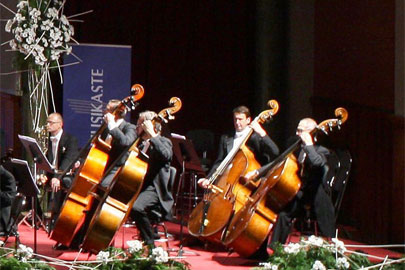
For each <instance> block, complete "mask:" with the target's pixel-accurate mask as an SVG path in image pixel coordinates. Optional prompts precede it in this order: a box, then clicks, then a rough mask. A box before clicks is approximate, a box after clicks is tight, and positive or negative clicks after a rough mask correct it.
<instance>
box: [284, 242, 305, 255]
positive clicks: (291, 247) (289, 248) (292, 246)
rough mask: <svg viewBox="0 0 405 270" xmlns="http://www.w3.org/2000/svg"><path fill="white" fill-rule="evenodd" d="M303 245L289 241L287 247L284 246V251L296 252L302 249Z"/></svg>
mask: <svg viewBox="0 0 405 270" xmlns="http://www.w3.org/2000/svg"><path fill="white" fill-rule="evenodd" d="M300 248H301V245H300V244H298V243H289V244H288V245H287V246H286V247H284V251H285V252H286V253H290V254H296V253H298V252H299V251H300Z"/></svg>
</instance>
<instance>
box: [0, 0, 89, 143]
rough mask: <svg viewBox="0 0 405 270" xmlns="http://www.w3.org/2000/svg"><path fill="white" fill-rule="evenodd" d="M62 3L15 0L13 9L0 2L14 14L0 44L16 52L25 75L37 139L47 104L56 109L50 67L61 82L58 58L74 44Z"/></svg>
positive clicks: (70, 27)
mask: <svg viewBox="0 0 405 270" xmlns="http://www.w3.org/2000/svg"><path fill="white" fill-rule="evenodd" d="M65 3H66V0H63V1H61V0H28V1H19V3H18V4H17V11H16V12H14V11H13V10H11V9H10V8H8V7H6V6H5V5H4V4H2V3H0V5H1V6H2V7H4V8H5V9H7V10H8V11H10V12H11V13H12V14H13V15H14V17H13V18H12V19H9V20H7V23H6V26H5V31H6V32H8V33H11V34H12V38H11V39H10V40H9V41H7V42H5V43H3V44H1V45H6V44H8V45H9V46H10V48H11V51H15V52H18V56H17V58H18V59H17V65H18V69H20V70H22V71H21V72H24V73H25V72H26V74H27V81H28V87H27V89H28V93H27V94H28V96H29V104H30V120H31V124H32V129H33V131H34V133H35V134H36V136H37V138H39V135H40V134H41V133H43V131H44V126H45V119H46V117H47V116H48V108H49V105H50V104H52V107H51V110H52V111H55V110H56V108H55V101H54V98H53V97H54V93H53V89H52V83H51V76H50V70H52V69H55V68H57V69H58V70H59V76H60V81H61V83H63V79H62V72H61V67H62V65H61V64H60V57H61V56H62V55H63V54H71V53H72V46H71V45H70V44H69V42H75V43H77V44H78V42H77V41H76V40H75V39H73V35H74V28H73V26H72V25H71V24H70V22H69V19H68V18H67V17H66V16H65V15H64V14H63V9H64V5H65ZM89 12H91V11H89ZM86 13H88V12H84V13H81V14H77V15H73V16H71V17H76V16H79V15H82V14H86ZM73 56H74V57H76V56H75V55H73ZM76 58H77V57H76ZM78 60H79V62H81V60H80V59H78Z"/></svg>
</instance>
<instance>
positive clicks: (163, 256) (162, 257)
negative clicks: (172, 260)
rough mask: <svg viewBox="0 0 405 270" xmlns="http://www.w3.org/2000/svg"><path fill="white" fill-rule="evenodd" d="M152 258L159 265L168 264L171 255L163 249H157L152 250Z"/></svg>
mask: <svg viewBox="0 0 405 270" xmlns="http://www.w3.org/2000/svg"><path fill="white" fill-rule="evenodd" d="M152 258H154V259H155V260H156V262H157V263H166V262H168V261H169V254H167V252H166V251H165V250H164V249H163V248H162V247H157V248H154V249H152Z"/></svg>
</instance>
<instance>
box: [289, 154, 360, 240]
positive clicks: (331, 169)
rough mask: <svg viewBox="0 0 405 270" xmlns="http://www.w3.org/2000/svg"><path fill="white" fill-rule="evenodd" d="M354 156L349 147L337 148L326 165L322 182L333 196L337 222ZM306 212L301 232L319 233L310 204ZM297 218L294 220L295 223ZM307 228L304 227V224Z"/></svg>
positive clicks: (306, 207)
mask: <svg viewBox="0 0 405 270" xmlns="http://www.w3.org/2000/svg"><path fill="white" fill-rule="evenodd" d="M351 164H352V158H351V155H350V152H349V151H348V150H347V149H335V150H331V151H330V155H329V156H328V160H327V164H326V166H325V170H324V175H323V179H322V183H323V185H324V186H325V187H327V188H326V190H327V192H328V194H329V196H331V199H332V203H333V206H334V212H335V222H336V221H337V218H338V214H339V210H340V206H341V203H342V199H343V195H344V192H345V189H346V185H347V183H348V179H349V173H350V169H351ZM304 209H305V213H304V215H305V216H304V217H303V220H301V222H302V224H301V232H303V233H309V232H312V231H313V233H314V234H315V235H318V223H317V221H316V218H315V215H314V213H313V209H312V208H311V206H310V205H306V206H305V207H304ZM295 222H296V220H294V221H293V223H295ZM303 224H306V228H305V229H304V225H303Z"/></svg>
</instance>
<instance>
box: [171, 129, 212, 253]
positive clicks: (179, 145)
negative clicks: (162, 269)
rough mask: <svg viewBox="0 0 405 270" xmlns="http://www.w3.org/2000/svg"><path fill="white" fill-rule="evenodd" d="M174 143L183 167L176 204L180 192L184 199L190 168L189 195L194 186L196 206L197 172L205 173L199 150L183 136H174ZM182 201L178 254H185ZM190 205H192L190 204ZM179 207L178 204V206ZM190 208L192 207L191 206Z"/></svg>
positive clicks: (195, 203)
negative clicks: (191, 181)
mask: <svg viewBox="0 0 405 270" xmlns="http://www.w3.org/2000/svg"><path fill="white" fill-rule="evenodd" d="M170 139H171V141H172V144H173V153H174V155H175V157H176V159H177V161H178V163H179V164H181V167H182V173H181V174H180V181H179V183H178V186H177V194H176V205H177V200H178V197H179V194H180V192H181V194H183V195H182V196H181V197H182V199H184V178H185V174H186V170H190V171H192V172H193V176H192V178H193V181H194V182H193V185H192V186H191V185H190V188H189V193H188V196H189V198H190V196H191V191H192V188H194V190H193V197H191V198H192V199H193V200H194V205H193V207H195V206H196V205H197V200H198V194H197V188H198V185H197V174H198V173H200V174H204V175H205V173H204V170H203V169H202V167H201V163H200V159H199V157H198V155H197V152H196V151H195V149H194V145H193V142H192V141H191V140H188V139H186V138H185V137H183V136H172V137H171V138H170ZM181 201H182V203H181V204H182V210H181V215H180V244H179V251H178V256H180V257H181V256H182V255H183V225H184V211H185V210H184V207H183V206H184V202H183V200H181ZM189 206H190V205H189ZM176 207H177V206H176ZM189 208H190V207H189Z"/></svg>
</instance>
